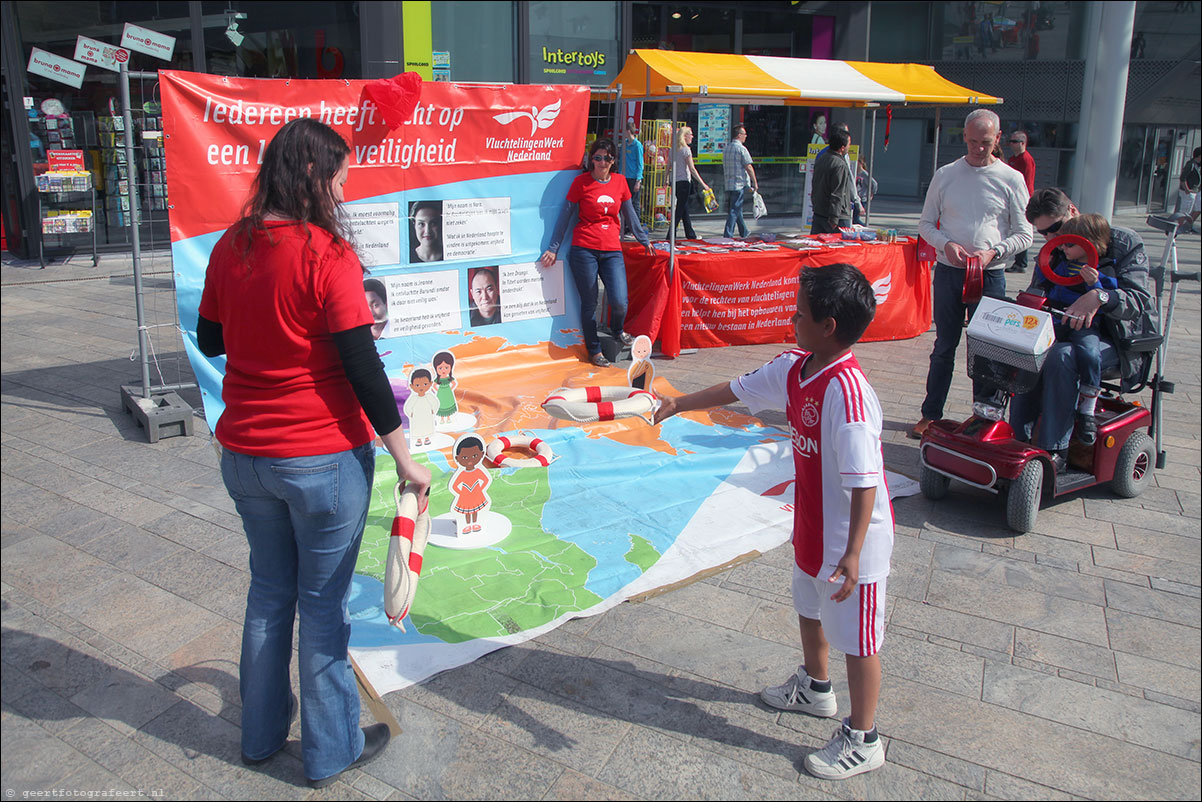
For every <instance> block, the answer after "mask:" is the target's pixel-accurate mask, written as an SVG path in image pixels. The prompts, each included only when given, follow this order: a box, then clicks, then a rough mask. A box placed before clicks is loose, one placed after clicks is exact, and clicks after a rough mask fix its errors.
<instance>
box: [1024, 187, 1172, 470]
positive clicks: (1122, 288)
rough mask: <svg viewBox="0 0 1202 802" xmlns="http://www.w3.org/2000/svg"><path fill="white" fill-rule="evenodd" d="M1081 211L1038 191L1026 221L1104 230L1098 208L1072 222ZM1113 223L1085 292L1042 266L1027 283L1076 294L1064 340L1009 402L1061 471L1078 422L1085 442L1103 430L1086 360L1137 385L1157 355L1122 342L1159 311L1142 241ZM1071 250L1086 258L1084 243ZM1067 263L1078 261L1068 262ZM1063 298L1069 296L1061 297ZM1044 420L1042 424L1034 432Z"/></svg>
mask: <svg viewBox="0 0 1202 802" xmlns="http://www.w3.org/2000/svg"><path fill="white" fill-rule="evenodd" d="M1080 216H1081V215H1080V212H1079V211H1078V210H1077V207H1076V206H1074V205H1073V203H1072V201H1070V200H1069V198H1068V196H1067V195H1065V194H1064V193H1063V192H1061V191H1060V190H1059V189H1055V188H1048V189H1041V190H1038V191H1036V193H1035V195H1034V196H1032V198H1031V200H1030V202H1029V203H1028V204H1027V220H1029V221H1030V222H1031V224H1032V226H1033V227H1034V228H1035V229H1036V231H1038V232H1039V233H1040V234H1042V235H1043V236H1044V238H1045V239H1048V240H1050V239H1053V238H1054V237H1056V236H1057V235H1059V234H1061V233H1065V231H1064V229H1065V228H1066V227H1068V228H1069V230H1070V231H1075V230H1077V229H1080V231H1081V232H1086V231H1092V232H1095V234H1096V233H1097V232H1099V231H1100V229H1101V227H1100V226H1099V225H1098V222H1097V220H1095V219H1094V218H1095V217H1098V216H1096V215H1091V216H1089V217H1088V218H1087V219H1086V220H1085V221H1082V222H1081V223H1076V222H1073V223H1072V225H1071V226H1070V225H1069V224H1070V222H1071V221H1074V220H1075V219H1076V218H1078V217H1080ZM1099 219H1101V218H1099ZM1101 222H1102V223H1103V224H1104V223H1105V221H1104V220H1102V221H1101ZM1106 228H1108V229H1109V233H1110V236H1109V242H1108V243H1107V244H1106V247H1104V248H1099V249H1098V270H1097V271H1092V270H1091V271H1089V272H1090V276H1086V277H1092V274H1093V273H1094V272H1097V273H1098V274H1099V275H1098V276H1097V278H1096V279H1095V280H1096V281H1097V286H1090V287H1089V288H1088V289H1086V290H1085V291H1084V292H1080V294H1077V291H1080V290H1083V289H1085V288H1083V287H1082V286H1081V285H1080V284H1077V285H1076V287H1064V288H1059V287H1057V289H1056V290H1055V291H1052V288H1053V287H1055V286H1056V285H1054V284H1053V283H1052V282H1051V281H1050V280H1049V279H1047V278H1046V277H1045V276H1044V275H1043V273H1042V271H1040V270H1035V271H1033V276H1032V281H1031V286H1030V288H1029V289H1028V291H1029V292H1039V291H1041V290H1042V291H1043V294H1045V295H1047V296H1048V299H1049V301H1051V302H1052V305H1054V306H1055V305H1057V303H1056V301H1057V297H1058V296H1059V295H1060V294H1061V293H1060V290H1061V289H1064V290H1067V291H1069V292H1070V293H1071V294H1072V295H1075V296H1076V297H1075V299H1073V300H1071V302H1069V303H1068V304H1067V306H1065V307H1064V313H1065V315H1064V316H1063V318H1062V323H1061V324H1060V325H1059V326H1057V342H1056V344H1055V345H1053V346H1052V348H1051V351H1050V352H1049V353H1048V355H1047V358H1046V360H1045V361H1044V364H1043V370H1042V374H1041V376H1040V382H1039V385H1038V386H1036V388H1035V389H1034V390H1032V391H1031V392H1029V393H1023V394H1020V395H1017V396H1015V397H1014V400H1013V401H1012V402H1011V404H1010V424H1011V426H1012V427H1013V429H1014V432H1015V436H1016V437H1018V438H1019V439H1022V440H1026V441H1028V442H1032V439H1031V438H1032V435H1033V434H1034V435H1035V440H1034V441H1033V442H1034V445H1037V446H1038V447H1040V448H1042V449H1043V450H1045V451H1047V452H1048V453H1049V454H1050V455H1052V460H1053V462H1054V463H1055V467H1056V469H1057V472H1058V473H1059V472H1060V471H1062V470H1063V469H1064V468H1065V467H1066V465H1067V462H1068V451H1069V443H1070V440H1071V439H1072V435H1073V430H1074V423H1076V424H1077V426H1076V428H1077V435H1078V439H1080V440H1081V441H1082V442H1083V443H1085V444H1087V445H1092V441H1093V439H1094V438H1095V437H1096V431H1097V424H1096V421H1095V419H1094V416H1093V405H1094V403H1096V399H1097V396H1098V392H1099V390H1098V387H1099V386H1100V381H1098V382H1095V381H1094V380H1093V376H1094V374H1093V373H1092V370H1093V368H1092V367H1087V365H1092V364H1096V365H1097V370H1098V374H1097V376H1098V378H1099V379H1101V378H1102V377H1104V376H1106V374H1107V373H1110V372H1112V371H1114V370H1115V369H1117V370H1118V374H1119V385H1120V388H1121V389H1122V390H1124V391H1129V390H1132V389H1134V388H1135V387H1136V386H1137V385H1138V384H1139V383H1140V381H1141V377H1142V376H1143V375H1144V372H1145V370H1144V369H1145V368H1146V367H1147V364H1148V361H1149V360H1150V359H1151V356H1152V354H1151V353H1150V352H1148V351H1141V350H1134V349H1128V348H1120V347H1119V345H1120V344H1122V343H1131V342H1133V341H1135V340H1137V339H1139V336H1140V335H1149V334H1155V333H1156V331H1157V317H1158V314H1159V313H1158V309H1157V305H1156V302H1155V300H1154V299H1153V297H1152V294H1151V292H1150V291H1149V289H1148V269H1149V264H1148V256H1147V254H1146V253H1145V251H1144V243H1143V240H1142V239H1140V237H1139V235H1138V234H1136V233H1135V232H1134V231H1131V230H1130V229H1127V228H1122V227H1119V226H1114V227H1110V226H1106ZM1086 239H1090V237H1088V236H1087V237H1086ZM1072 255H1073V256H1076V257H1077V258H1078V259H1080V258H1081V257H1082V254H1080V253H1077V249H1074V253H1073V254H1072ZM1067 256H1069V255H1068V254H1062V255H1061V258H1060V259H1058V258H1056V257H1053V262H1052V264H1053V265H1054V266H1055V265H1056V264H1057V262H1059V261H1061V260H1062V259H1064V257H1067ZM1061 269H1065V270H1068V269H1071V268H1069V267H1068V266H1067V265H1063V266H1061ZM1062 275H1063V274H1062ZM1092 283H1093V282H1091V284H1092ZM1064 300H1069V299H1068V297H1067V296H1065V297H1064V298H1062V299H1061V302H1063V301H1064ZM1062 334H1063V337H1064V338H1063V339H1062V336H1061V335H1062ZM1091 335H1095V336H1091ZM1083 363H1085V365H1083ZM1083 368H1084V370H1083ZM1083 378H1084V379H1085V380H1084V381H1083ZM1041 413H1042V415H1041ZM1037 420H1038V421H1039V427H1038V432H1035V431H1034V429H1035V423H1036V421H1037Z"/></svg>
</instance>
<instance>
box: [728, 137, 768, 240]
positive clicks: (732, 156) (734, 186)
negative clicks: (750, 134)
mask: <svg viewBox="0 0 1202 802" xmlns="http://www.w3.org/2000/svg"><path fill="white" fill-rule="evenodd" d="M746 141H747V128H746V127H745V126H743V125H736V126H735V130H734V137H733V138H732V139H731V140H730V144H728V145H727V146H726V150H725V152H723V154H722V177H723V178H724V179H725V181H726V206H727V209H728V210H729V211H728V212H727V215H726V228H724V229H723V231H722V235H723V236H725V237H733V236H734V235H735V227H736V226H737V227H738V229H739V236H740V237H746V236H747V223H745V222H743V202H744V201H745V200H746V199H747V188H748V186H750V187H751V191H752V192H759V190H760V184H759V181H757V180H756V177H755V167H753V166H752V162H751V154H750V153H749V152H748V151H747V147H746V146H745V145H744V144H743V143H744V142H746Z"/></svg>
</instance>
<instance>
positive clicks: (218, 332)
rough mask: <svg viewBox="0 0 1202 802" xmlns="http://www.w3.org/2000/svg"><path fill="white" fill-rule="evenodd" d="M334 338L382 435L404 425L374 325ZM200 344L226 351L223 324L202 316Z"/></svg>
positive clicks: (212, 352) (211, 351)
mask: <svg viewBox="0 0 1202 802" xmlns="http://www.w3.org/2000/svg"><path fill="white" fill-rule="evenodd" d="M331 338H332V339H333V341H334V347H335V348H337V349H338V357H339V359H341V360H342V369H343V371H345V372H346V378H347V381H348V382H350V385H351V389H352V390H353V391H354V393H355V398H357V399H359V405H360V406H361V407H363V411H364V412H365V413H366V414H367V419H368V421H370V422H371V425H372V428H374V429H375V430H376V433H377V434H381V435H383V434H389V433H391V432H393V431H395V430H396V429H397V427H399V426H400V425H401V413H400V411H399V410H398V409H397V405H396V398H395V397H394V396H393V394H392V386H391V385H390V384H389V383H388V376H387V375H386V374H385V373H384V363H383V362H381V361H380V355H379V353H377V352H376V342H375V340H373V339H372V336H371V325H370V324H365V325H362V326H356V327H355V328H353V329H347V330H346V331H338V332H334V333H333V334H332V335H331ZM196 343H197V345H198V346H199V348H200V352H201V353H202V354H204V355H205V356H207V357H215V356H221V355H222V354H224V353H225V334H224V330H223V328H222V326H221V324H220V323H214V322H213V321H211V320H208V319H207V318H205V317H204V316H203V315H201V316H200V317H199V319H198V320H197V321H196Z"/></svg>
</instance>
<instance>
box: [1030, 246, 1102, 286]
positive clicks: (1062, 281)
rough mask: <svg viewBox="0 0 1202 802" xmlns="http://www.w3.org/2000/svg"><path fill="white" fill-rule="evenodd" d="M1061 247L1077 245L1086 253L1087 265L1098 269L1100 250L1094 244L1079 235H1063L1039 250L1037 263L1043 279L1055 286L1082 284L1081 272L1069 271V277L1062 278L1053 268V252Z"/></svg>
mask: <svg viewBox="0 0 1202 802" xmlns="http://www.w3.org/2000/svg"><path fill="white" fill-rule="evenodd" d="M1061 245H1077V246H1079V247H1080V248H1081V249H1082V250H1083V251H1085V264H1086V265H1088V266H1089V267H1092V268H1093V269H1094V270H1097V269H1098V249H1097V248H1095V247H1094V244H1093V243H1092V242H1090V241H1089V240H1087V239H1085V237H1082V236H1079V235H1077V234H1061V235H1059V236H1057V237H1053V238H1052V239H1050V240H1048V241H1047V242H1046V243H1044V246H1043V247H1042V248H1040V249H1039V256H1038V257H1036V259H1035V263H1036V264H1038V265H1039V271H1040V272H1041V273H1043V277H1044V278H1046V279H1047V280H1048V281H1050V282H1052V283H1053V284H1059V285H1060V286H1062V287H1069V286H1072V285H1073V284H1080V283H1081V270H1080V269H1079V268H1078V269H1075V270H1074V269H1072V268H1070V269H1069V275H1065V276H1062V275H1060V274H1059V273H1057V272H1056V269H1055V268H1054V267H1052V252H1053V251H1055V250H1056V249H1057V248H1059V247H1060V246H1061Z"/></svg>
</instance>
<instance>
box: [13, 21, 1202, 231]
mask: <svg viewBox="0 0 1202 802" xmlns="http://www.w3.org/2000/svg"><path fill="white" fill-rule="evenodd" d="M423 5H424V6H427V7H428V13H427V12H426V10H423V9H422V6H423ZM1090 8H1091V4H1090V3H1084V2H1064V1H1058V2H1046V1H1045V2H1010V1H1009V0H1006V1H1005V2H996V1H990V2H984V1H981V2H955V3H932V2H916V1H914V0H898V1H897V2H889V3H881V2H877V3H871V4H868V3H793V2H783V1H781V2H771V1H769V0H764V1H763V2H755V1H754V0H749V1H748V2H740V3H735V2H725V3H702V2H695V3H692V4H688V3H678V2H658V1H657V0H634V1H633V2H616V1H613V0H602V1H593V0H588V1H585V2H571V3H565V2H512V0H480V2H432V3H428V4H422V3H412V4H405V5H404V6H402V4H401V3H399V2H377V3H362V2H349V1H345V0H340V1H337V2H331V3H324V4H318V3H296V2H279V1H278V0H270V1H268V2H249V1H246V0H223V1H218V0H192V2H185V1H184V0H160V1H159V2H124V1H118V2H112V1H109V2H98V1H97V2H86V1H85V2H72V3H69V4H63V3H53V2H22V3H6V4H4V24H5V40H4V41H5V47H6V51H7V52H6V54H5V57H4V64H5V70H6V80H5V109H4V113H5V117H6V120H5V125H4V137H3V147H4V154H5V157H6V163H14V162H15V163H16V164H17V166H18V169H17V170H15V171H13V170H9V171H5V176H4V183H3V186H4V209H5V227H6V230H7V232H8V233H9V234H10V245H12V243H13V241H14V239H16V240H17V241H20V240H21V239H22V237H16V238H13V237H12V234H13V232H14V226H15V225H17V224H16V223H15V222H14V220H17V221H19V223H20V227H21V228H27V227H29V226H31V225H38V223H37V221H35V220H34V216H35V215H36V214H37V213H38V211H37V203H36V200H37V196H36V194H34V193H33V190H32V189H31V188H32V187H33V185H34V183H35V182H34V176H35V175H36V174H38V173H40V172H43V171H44V170H45V169H46V163H47V161H48V159H47V152H48V151H49V150H55V149H64V148H68V147H69V148H70V149H77V150H83V151H84V153H85V161H86V163H87V166H88V167H89V168H90V169H91V170H92V171H93V173H94V183H95V186H96V189H97V209H96V212H97V215H96V222H97V225H98V227H99V228H98V233H99V235H100V236H99V241H100V244H101V246H102V247H104V246H106V245H108V246H110V247H123V246H126V244H127V243H128V241H129V234H130V229H129V226H130V225H131V223H132V222H133V220H134V219H136V218H137V214H136V213H135V211H136V210H129V209H126V208H124V207H123V205H122V199H121V197H120V195H121V190H122V187H123V183H122V182H128V181H129V180H136V181H138V182H139V186H140V187H142V196H143V199H144V208H143V209H142V210H141V218H140V219H141V221H142V222H141V224H142V226H143V227H144V231H145V232H146V233H147V234H148V235H149V239H150V240H151V241H165V240H166V222H165V202H166V199H165V194H164V193H165V184H164V183H163V182H162V180H161V175H162V157H161V152H160V153H155V152H153V151H155V150H156V147H155V144H156V143H155V141H154V138H153V134H152V135H151V137H150V138H144V137H143V136H142V135H143V134H144V132H147V131H149V132H153V131H155V130H156V129H157V127H158V126H159V121H158V119H157V105H156V104H157V94H156V93H157V86H156V82H155V81H154V80H152V79H147V80H141V79H138V80H134V81H133V82H132V85H131V91H132V93H133V98H132V100H133V106H134V109H135V116H136V117H137V119H136V120H135V125H136V126H137V128H138V131H137V133H138V134H139V138H138V145H139V152H138V154H136V157H135V164H134V165H132V169H131V166H130V165H123V163H122V162H121V159H122V158H123V157H122V155H120V154H119V153H118V152H117V151H119V150H120V148H119V143H120V138H121V137H120V135H121V132H120V131H118V130H114V126H115V125H116V123H114V118H115V116H117V112H118V107H117V100H116V98H117V89H118V86H117V76H116V74H115V73H113V72H109V71H107V70H104V69H101V68H99V67H95V66H89V67H88V69H87V73H86V78H85V80H84V82H83V85H82V86H81V87H80V88H78V89H76V88H73V87H70V86H67V85H64V84H62V83H58V82H55V81H52V80H50V79H47V78H44V77H41V76H39V75H34V74H31V73H29V72H28V71H27V70H26V69H25V62H26V60H27V59H28V57H29V54H30V50H31V48H32V47H35V46H36V47H39V48H41V49H43V50H47V51H50V52H52V53H54V54H56V55H59V56H62V57H65V58H70V57H71V56H72V55H73V53H74V50H75V46H76V37H77V36H79V35H83V36H87V37H90V38H93V39H97V40H100V41H102V42H109V43H116V42H118V41H119V39H120V36H121V31H122V27H123V25H124V23H126V22H131V23H133V24H136V25H140V26H143V27H146V28H150V29H152V30H156V31H159V32H161V33H163V34H166V35H169V36H172V37H174V38H175V49H174V52H173V54H172V57H171V59H170V60H169V61H163V60H160V59H156V58H153V57H151V56H147V55H143V54H139V53H134V54H133V56H132V58H131V61H130V66H131V68H132V69H133V70H135V71H146V72H153V71H155V70H157V69H162V68H172V69H181V70H200V71H204V72H209V73H215V74H219V75H230V76H247V77H275V78H284V77H287V78H346V79H357V78H362V77H378V76H386V75H392V74H396V73H397V72H400V71H401V69H403V67H402V65H403V64H404V63H405V62H406V60H407V59H406V54H403V53H402V52H401V51H402V49H403V44H402V43H403V41H404V39H403V35H402V34H403V29H404V27H405V25H412V24H413V21H414V20H418V24H419V25H425V24H428V25H429V26H430V38H429V43H430V45H429V46H431V47H432V50H433V62H434V64H435V65H436V66H437V67H439V69H438V71H437V72H438V74H437V75H436V76H435V77H436V79H449V80H453V81H480V82H517V81H522V82H527V83H580V84H587V85H590V86H592V87H594V88H601V87H605V86H608V84H609V83H610V82H611V81H612V80H613V78H614V76H616V75H617V73H618V72H619V71H620V69H621V66H622V63H623V61H624V58H625V52H626V48H627V47H634V48H651V49H656V48H658V49H675V50H682V51H690V52H715V53H743V54H749V55H770V56H784V57H808V58H852V59H861V58H865V57H867V58H868V59H870V60H872V61H886V62H889V61H896V62H922V63H928V64H932V65H933V66H935V68H936V69H937V70H938V71H939V72H940V74H942V75H944V76H945V77H947V78H949V79H951V80H953V81H956V82H958V83H961V84H964V85H966V86H971V87H973V88H974V89H978V90H980V91H982V92H987V93H990V94H995V95H1000V96H1002V97H1004V98H1005V99H1006V102H1005V104H1004V105H1003V106H1001V107H999V108H998V112H999V114H1000V115H1001V117H1002V119H1003V125H1004V127H1005V128H1006V129H1007V130H1008V131H1009V130H1016V129H1022V130H1025V131H1027V132H1028V135H1029V137H1030V147H1031V151H1032V154H1033V155H1034V157H1035V159H1036V163H1037V170H1038V172H1037V178H1036V180H1037V182H1038V183H1039V184H1041V185H1059V186H1070V185H1071V182H1072V176H1073V168H1074V166H1075V163H1076V147H1077V137H1078V125H1077V122H1078V119H1079V117H1080V104H1081V87H1082V84H1083V82H1084V58H1085V54H1086V52H1087V51H1088V49H1089V45H1090V43H1089V42H1087V41H1085V39H1084V32H1085V30H1086V27H1087V23H1088V16H1089V12H1090ZM402 9H403V10H402ZM415 9H416V10H417V11H416V12H415ZM426 20H428V22H427V21H426ZM1200 29H1202V4H1196V3H1180V2H1172V1H1170V0H1164V1H1163V2H1139V3H1138V4H1137V6H1136V16H1135V25H1134V31H1135V34H1134V38H1133V41H1132V44H1131V53H1130V56H1131V66H1130V79H1129V84H1128V98H1127V111H1126V114H1125V117H1126V119H1125V126H1124V129H1123V142H1122V152H1121V163H1120V175H1119V182H1118V202H1119V203H1128V204H1131V203H1134V204H1141V205H1142V204H1152V205H1153V207H1157V206H1159V205H1160V204H1162V203H1164V202H1165V201H1166V199H1167V200H1168V201H1169V202H1170V203H1171V201H1172V195H1173V188H1174V180H1173V178H1172V175H1171V174H1172V173H1173V172H1174V171H1178V172H1179V170H1180V162H1181V159H1182V154H1183V153H1184V152H1185V151H1186V150H1188V148H1189V146H1190V143H1193V142H1195V141H1196V139H1197V136H1198V133H1197V132H1198V128H1197V121H1196V118H1197V116H1198V113H1197V109H1198V105H1199V98H1198V91H1197V77H1196V75H1197V69H1196V60H1197V54H1198V47H1199V33H1198V32H1199V30H1200ZM394 30H395V34H394V33H393V31H394ZM865 51H866V52H865ZM425 58H426V59H427V60H430V59H431V54H430V53H426V54H425ZM1001 62H1005V64H1004V65H1003V64H1001ZM1191 65H1192V67H1193V71H1192V72H1190V70H1188V69H1185V70H1183V67H1190V66H1191ZM47 101H51V102H50V103H49V104H47ZM698 111H699V110H698V107H697V106H695V105H691V104H681V105H680V106H679V108H678V115H679V119H680V120H681V121H682V122H683V123H686V124H688V125H690V126H692V127H693V128H694V130H695V131H696V132H697V133H698V134H699V139H700V138H701V137H700V134H701V131H699V130H698V129H699V119H698ZM962 112H963V110H961V109H945V110H944V111H943V114H942V120H943V127H942V130H941V135H940V142H939V146H940V149H939V157H940V161H941V162H942V163H946V162H948V161H951V160H953V159H955V158H957V157H958V156H959V155H960V154H961V153H962V151H963V146H962V143H961V141H960V134H961V132H960V120H962V119H963V113H962ZM1191 115H1192V116H1191ZM671 116H672V110H671V106H670V105H669V104H662V103H661V104H646V105H645V107H643V108H642V109H641V117H642V119H644V120H654V119H658V120H668V119H671ZM719 116H720V117H721V118H722V119H724V120H729V123H730V124H732V125H733V124H735V123H743V124H744V125H746V126H747V128H748V140H747V147H748V148H749V150H750V151H751V153H752V155H753V156H754V158H755V159H756V165H757V175H758V177H759V179H760V183H761V187H762V193H763V194H764V196H765V199H766V201H767V203H768V207H769V209H770V211H773V212H776V211H780V212H790V211H796V210H797V209H799V208H800V196H801V189H802V186H803V179H804V174H803V173H802V172H801V170H800V166H801V164H802V162H803V160H804V157H805V151H806V148H807V146H808V145H809V144H810V143H811V142H812V141H814V138H815V135H816V132H817V131H818V130H819V129H821V127H822V125H823V124H825V125H832V124H834V123H837V122H848V123H849V124H850V125H851V127H852V132H853V134H854V135H855V140H854V141H855V143H856V144H860V145H867V144H868V138H869V132H868V131H867V130H865V128H866V125H865V124H866V122H867V115H865V114H862V113H861V112H859V111H851V110H842V109H819V108H794V107H783V106H768V105H760V106H757V105H738V106H732V107H728V108H727V109H726V110H725V111H724V112H723V114H722V115H719ZM879 116H880V118H881V119H878V122H877V142H878V153H877V155H876V160H875V161H876V163H875V164H874V174H875V175H876V176H878V177H879V180H880V183H881V191H882V193H883V194H898V195H904V196H911V197H921V195H922V192H923V191H924V189H925V186H926V182H927V181H928V180H929V177H930V172H931V158H932V156H933V149H934V145H935V126H934V111H933V109H930V108H918V107H895V108H894V109H893V123H892V126H893V127H892V132H893V133H892V142H893V146H892V147H890V149H889V151H888V152H885V151H884V150H883V148H881V147H880V143H881V141H882V138H883V125H884V121H883V117H884V115H883V113H882V114H880V115H879ZM616 117H617V114H616V107H615V106H614V104H613V103H612V98H611V97H607V96H606V95H605V94H604V93H597V94H595V96H594V103H593V108H592V113H591V114H590V121H589V129H590V132H591V133H593V134H594V135H597V134H609V133H611V132H612V129H613V127H614V120H615V119H616ZM820 118H821V119H820ZM1191 120H1193V122H1190V121H1191ZM710 127H711V128H712V126H710ZM728 136H729V131H727V132H725V134H724V135H723V136H722V137H721V138H726V137H728ZM818 136H819V139H821V134H818ZM707 137H708V141H710V142H711V151H715V152H699V154H698V158H697V161H698V166H699V169H700V171H701V173H702V175H703V176H704V177H705V179H706V181H707V182H709V183H710V184H711V185H713V186H715V187H720V186H721V181H722V175H721V163H720V162H719V161H718V160H719V159H720V155H719V154H718V153H717V152H716V145H714V144H713V142H714V140H715V138H716V137H719V132H716V131H709V132H708V133H707ZM160 141H161V140H160ZM698 144H700V142H699V143H698ZM29 165H32V167H30V166H29ZM131 176H132V179H131ZM719 194H721V193H719Z"/></svg>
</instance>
